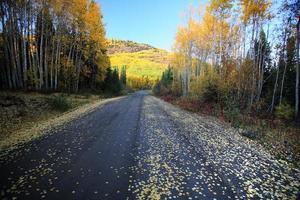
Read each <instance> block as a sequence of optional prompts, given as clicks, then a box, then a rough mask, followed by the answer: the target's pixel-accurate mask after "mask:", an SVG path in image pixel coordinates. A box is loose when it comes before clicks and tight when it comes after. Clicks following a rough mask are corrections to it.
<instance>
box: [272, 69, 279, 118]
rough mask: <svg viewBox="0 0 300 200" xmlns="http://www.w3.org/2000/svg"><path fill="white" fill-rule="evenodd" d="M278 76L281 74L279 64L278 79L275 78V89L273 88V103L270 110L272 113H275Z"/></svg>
mask: <svg viewBox="0 0 300 200" xmlns="http://www.w3.org/2000/svg"><path fill="white" fill-rule="evenodd" d="M278 76H279V65H278V68H277V74H276V80H275V84H274V89H273V96H272V104H271V110H270V112H271V113H273V111H274V106H275V96H276V90H277V85H278Z"/></svg>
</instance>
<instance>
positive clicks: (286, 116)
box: [275, 103, 294, 120]
mask: <svg viewBox="0 0 300 200" xmlns="http://www.w3.org/2000/svg"><path fill="white" fill-rule="evenodd" d="M275 116H276V118H278V119H283V120H291V119H292V118H293V116H294V110H293V108H292V107H291V105H290V104H288V103H282V104H280V105H278V106H276V108H275Z"/></svg>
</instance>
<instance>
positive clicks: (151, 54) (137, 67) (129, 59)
mask: <svg viewBox="0 0 300 200" xmlns="http://www.w3.org/2000/svg"><path fill="white" fill-rule="evenodd" d="M118 47H119V48H118ZM117 49H118V50H117ZM108 52H109V57H110V62H111V66H112V67H118V68H120V67H122V66H124V65H126V67H127V76H128V78H129V79H130V77H135V78H138V77H143V76H144V77H146V76H147V77H148V78H149V79H150V80H157V79H158V78H160V76H161V74H162V72H163V71H164V70H165V69H166V68H167V66H168V57H169V53H168V52H167V51H165V50H162V49H157V48H154V47H151V46H149V45H145V44H139V43H136V42H131V41H121V40H118V41H116V40H114V42H113V43H110V45H109V47H108Z"/></svg>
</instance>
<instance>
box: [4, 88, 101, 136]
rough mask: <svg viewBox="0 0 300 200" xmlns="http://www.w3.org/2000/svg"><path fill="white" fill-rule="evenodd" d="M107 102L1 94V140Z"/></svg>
mask: <svg viewBox="0 0 300 200" xmlns="http://www.w3.org/2000/svg"><path fill="white" fill-rule="evenodd" d="M104 98H106V97H105V96H104V95H93V94H65V93H52V94H41V93H36V92H10V91H9V92H0V113H1V115H0V140H2V139H4V138H6V137H8V136H9V135H10V134H12V133H14V132H17V131H19V130H22V129H24V128H29V127H33V126H35V125H37V124H38V123H39V122H41V121H45V120H47V119H51V118H54V117H57V116H60V115H61V114H62V113H64V112H67V111H70V110H72V109H75V108H77V107H80V106H83V105H85V104H88V103H92V102H94V101H97V100H100V99H104Z"/></svg>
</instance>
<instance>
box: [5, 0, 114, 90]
mask: <svg viewBox="0 0 300 200" xmlns="http://www.w3.org/2000/svg"><path fill="white" fill-rule="evenodd" d="M0 6H1V7H0V9H1V10H0V17H1V22H0V24H1V27H0V34H1V35H0V36H1V37H0V66H1V67H0V83H1V86H0V88H2V89H22V90H36V91H65V92H78V91H79V90H81V89H95V90H100V89H101V90H104V89H107V88H111V86H109V87H108V85H109V84H111V81H114V80H117V79H119V74H118V71H117V69H115V70H112V69H110V61H109V58H108V56H107V54H106V51H107V48H106V46H107V41H106V38H105V27H104V24H103V21H102V13H101V9H100V7H99V5H98V4H97V3H96V2H95V1H89V0H68V1H65V0H16V1H11V0H4V1H1V4H0ZM113 76H115V78H111V77H113ZM106 80H107V81H108V82H109V84H108V82H105V81H106ZM115 84H116V85H115V86H113V88H118V87H119V86H118V84H120V83H119V81H118V82H116V83H115Z"/></svg>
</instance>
